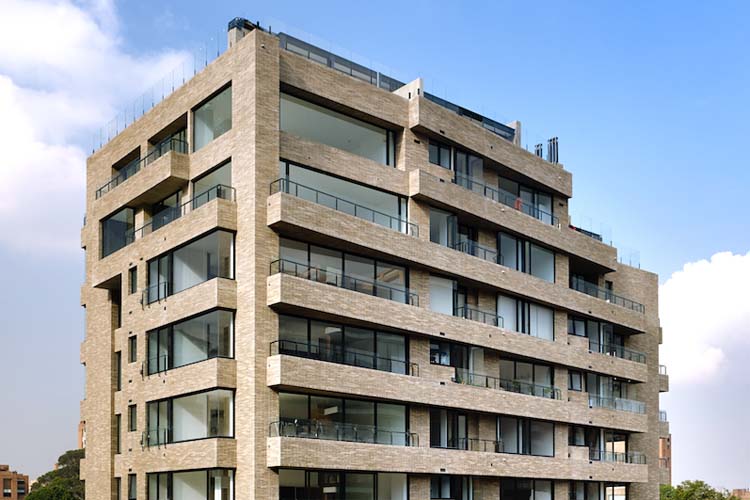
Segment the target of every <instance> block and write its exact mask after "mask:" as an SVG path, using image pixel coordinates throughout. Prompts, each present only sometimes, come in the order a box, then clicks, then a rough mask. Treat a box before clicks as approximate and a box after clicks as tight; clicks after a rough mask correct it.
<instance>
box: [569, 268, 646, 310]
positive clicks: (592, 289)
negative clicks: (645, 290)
mask: <svg viewBox="0 0 750 500" xmlns="http://www.w3.org/2000/svg"><path fill="white" fill-rule="evenodd" d="M570 288H571V289H573V290H575V291H577V292H581V293H585V294H586V295H590V296H592V297H596V298H598V299H602V300H605V301H607V302H610V303H612V304H616V305H618V306H621V307H624V308H626V309H631V310H633V311H635V312H639V313H641V314H644V313H645V312H646V307H645V306H644V305H643V304H641V303H639V302H636V301H634V300H631V299H626V298H625V297H621V296H619V295H617V294H615V293H613V292H611V291H610V290H606V289H604V288H600V287H599V286H597V285H595V284H593V283H590V282H588V281H586V280H584V279H583V278H579V277H578V276H571V277H570Z"/></svg>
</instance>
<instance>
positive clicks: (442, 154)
mask: <svg viewBox="0 0 750 500" xmlns="http://www.w3.org/2000/svg"><path fill="white" fill-rule="evenodd" d="M429 158H430V163H434V164H435V165H440V166H441V167H443V168H447V169H448V170H450V169H451V147H450V146H448V145H446V144H443V143H442V142H438V141H433V140H430V145H429Z"/></svg>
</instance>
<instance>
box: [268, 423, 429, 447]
mask: <svg viewBox="0 0 750 500" xmlns="http://www.w3.org/2000/svg"><path fill="white" fill-rule="evenodd" d="M268 436H269V437H293V438H302V439H321V440H327V441H346V442H350V443H368V444H384V445H390V446H419V436H418V435H417V433H415V432H403V431H393V430H390V429H387V428H383V427H378V426H375V425H359V424H351V423H342V422H332V421H327V420H325V421H324V420H309V419H300V418H285V419H281V420H278V421H276V422H271V424H270V425H269V429H268Z"/></svg>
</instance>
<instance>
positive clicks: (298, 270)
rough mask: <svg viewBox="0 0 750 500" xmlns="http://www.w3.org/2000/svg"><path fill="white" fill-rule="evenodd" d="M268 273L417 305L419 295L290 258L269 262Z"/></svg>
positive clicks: (406, 289) (405, 289) (404, 289)
mask: <svg viewBox="0 0 750 500" xmlns="http://www.w3.org/2000/svg"><path fill="white" fill-rule="evenodd" d="M270 267H271V269H270V274H271V275H274V274H279V273H281V274H288V275H291V276H296V277H298V278H303V279H307V280H310V281H316V282H318V283H325V284H327V285H332V286H336V287H339V288H345V289H347V290H353V291H355V292H359V293H364V294H367V295H374V296H376V297H382V298H384V299H388V300H392V301H394V302H401V303H405V304H410V305H413V306H418V305H419V296H418V295H417V294H416V293H414V292H411V291H409V289H408V288H406V287H403V288H401V287H397V286H393V285H387V284H384V283H380V282H378V281H371V280H364V279H360V278H355V277H353V276H347V275H345V274H341V273H339V272H336V271H330V270H327V269H320V268H317V267H313V266H310V265H307V264H300V263H298V262H294V261H292V260H287V259H277V260H275V261H273V262H271V266H270Z"/></svg>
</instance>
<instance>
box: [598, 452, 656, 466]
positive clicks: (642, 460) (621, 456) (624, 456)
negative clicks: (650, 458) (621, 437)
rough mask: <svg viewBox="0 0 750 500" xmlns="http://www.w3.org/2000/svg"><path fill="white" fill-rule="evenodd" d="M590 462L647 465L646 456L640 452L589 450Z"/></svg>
mask: <svg viewBox="0 0 750 500" xmlns="http://www.w3.org/2000/svg"><path fill="white" fill-rule="evenodd" d="M589 460H593V461H600V462H617V463H621V464H640V465H645V464H646V455H644V454H643V453H641V452H639V451H629V452H627V453H621V452H613V451H604V450H589Z"/></svg>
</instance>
